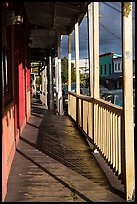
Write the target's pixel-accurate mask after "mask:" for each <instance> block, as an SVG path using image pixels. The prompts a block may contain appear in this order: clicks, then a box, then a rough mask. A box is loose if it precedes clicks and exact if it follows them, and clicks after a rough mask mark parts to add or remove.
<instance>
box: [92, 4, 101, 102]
mask: <svg viewBox="0 0 137 204" xmlns="http://www.w3.org/2000/svg"><path fill="white" fill-rule="evenodd" d="M92 4H93V11H92V12H93V97H94V98H99V3H98V2H92Z"/></svg>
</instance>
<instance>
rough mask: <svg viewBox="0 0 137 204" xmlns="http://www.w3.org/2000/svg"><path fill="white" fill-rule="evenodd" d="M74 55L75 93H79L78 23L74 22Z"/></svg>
mask: <svg viewBox="0 0 137 204" xmlns="http://www.w3.org/2000/svg"><path fill="white" fill-rule="evenodd" d="M75 55H76V60H75V64H76V94H77V95H79V94H80V84H79V83H80V76H79V23H78V22H77V23H76V24H75Z"/></svg>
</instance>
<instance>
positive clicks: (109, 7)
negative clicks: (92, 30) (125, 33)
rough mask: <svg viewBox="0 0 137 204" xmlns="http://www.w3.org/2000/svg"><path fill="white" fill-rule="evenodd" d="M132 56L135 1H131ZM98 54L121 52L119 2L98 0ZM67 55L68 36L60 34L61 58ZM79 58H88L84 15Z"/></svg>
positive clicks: (80, 30) (80, 31)
mask: <svg viewBox="0 0 137 204" xmlns="http://www.w3.org/2000/svg"><path fill="white" fill-rule="evenodd" d="M132 6H133V13H132V15H133V16H132V27H133V57H134V58H135V2H132ZM99 15H100V18H99V54H104V53H107V52H115V53H117V54H122V41H121V39H122V38H121V34H122V32H121V2H99ZM74 50H75V46H74V31H73V32H72V60H73V59H75V52H74ZM65 56H66V57H68V36H62V40H61V58H63V57H65ZM79 58H80V59H84V58H88V29H87V18H86V17H85V18H84V19H83V20H82V22H81V24H80V26H79Z"/></svg>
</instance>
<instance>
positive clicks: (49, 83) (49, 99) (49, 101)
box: [48, 56, 54, 110]
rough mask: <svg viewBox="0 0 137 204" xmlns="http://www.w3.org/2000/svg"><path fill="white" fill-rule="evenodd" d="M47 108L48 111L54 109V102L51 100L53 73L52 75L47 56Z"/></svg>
mask: <svg viewBox="0 0 137 204" xmlns="http://www.w3.org/2000/svg"><path fill="white" fill-rule="evenodd" d="M48 68H49V69H48V108H49V109H50V110H52V109H54V100H53V73H52V59H51V56H49V63H48Z"/></svg>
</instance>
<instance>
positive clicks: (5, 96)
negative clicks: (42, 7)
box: [2, 2, 31, 200]
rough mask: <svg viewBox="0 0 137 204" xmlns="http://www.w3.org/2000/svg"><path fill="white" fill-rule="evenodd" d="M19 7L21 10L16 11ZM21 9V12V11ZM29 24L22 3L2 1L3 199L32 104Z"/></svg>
mask: <svg viewBox="0 0 137 204" xmlns="http://www.w3.org/2000/svg"><path fill="white" fill-rule="evenodd" d="M17 11H18V13H17ZM19 12H20V13H21V15H22V16H21V15H19ZM29 34H30V28H29V24H28V21H27V17H26V15H25V10H24V8H23V6H20V7H18V4H14V3H13V2H10V3H7V2H3V3H2V200H4V198H5V196H6V192H7V181H8V177H9V173H10V169H11V164H12V161H13V158H14V154H15V150H16V146H17V144H18V141H19V137H20V134H21V133H22V130H23V128H24V126H25V124H26V122H27V121H28V119H29V117H30V113H31V108H30V67H29Z"/></svg>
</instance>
